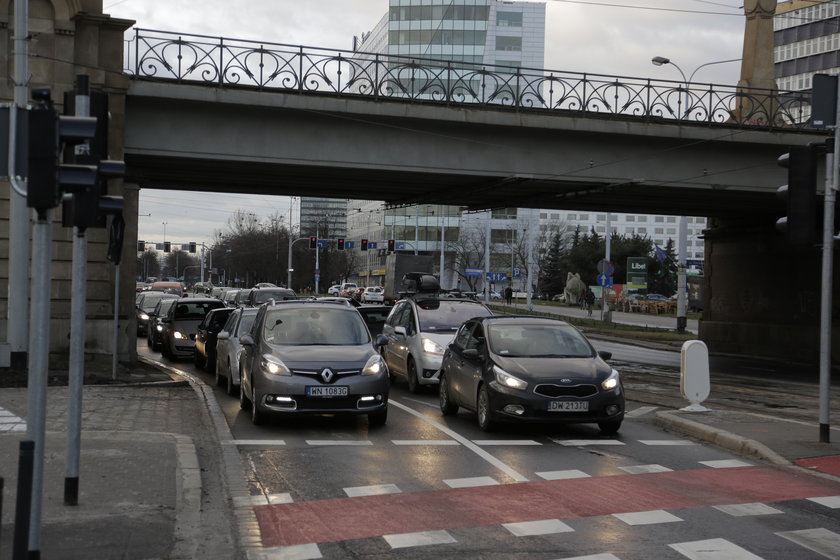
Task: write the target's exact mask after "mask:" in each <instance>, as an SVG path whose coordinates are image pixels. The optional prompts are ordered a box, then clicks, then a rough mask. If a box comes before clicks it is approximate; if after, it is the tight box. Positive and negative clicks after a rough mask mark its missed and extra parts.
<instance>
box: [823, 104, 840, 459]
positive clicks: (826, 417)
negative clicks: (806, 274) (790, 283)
mask: <svg viewBox="0 0 840 560" xmlns="http://www.w3.org/2000/svg"><path fill="white" fill-rule="evenodd" d="M837 114H838V115H840V94H838V96H837ZM837 130H838V129H837V127H836V126H835V128H834V142H833V148H834V149H833V150H831V151H829V152H828V153H826V156H825V170H826V179H825V195H824V199H825V200H824V212H823V244H822V302H821V307H820V442H821V443H830V441H831V435H830V431H831V428H830V426H831V424H830V422H831V398H830V388H831V306H832V291H833V284H834V278H833V272H832V271H833V267H834V204H835V201H836V199H837V189H838V188H840V173H838V169H837V164H838V163H840V142H838V138H837Z"/></svg>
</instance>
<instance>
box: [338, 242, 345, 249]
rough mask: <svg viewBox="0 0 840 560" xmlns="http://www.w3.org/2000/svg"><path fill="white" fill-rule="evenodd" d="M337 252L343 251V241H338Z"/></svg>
mask: <svg viewBox="0 0 840 560" xmlns="http://www.w3.org/2000/svg"><path fill="white" fill-rule="evenodd" d="M338 250H339V251H343V250H344V239H339V240H338Z"/></svg>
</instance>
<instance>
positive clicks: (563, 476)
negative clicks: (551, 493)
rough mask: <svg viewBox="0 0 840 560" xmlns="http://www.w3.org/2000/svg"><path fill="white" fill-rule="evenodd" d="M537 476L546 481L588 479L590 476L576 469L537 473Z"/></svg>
mask: <svg viewBox="0 0 840 560" xmlns="http://www.w3.org/2000/svg"><path fill="white" fill-rule="evenodd" d="M537 476H539V477H542V478H544V479H546V480H568V479H571V478H589V476H590V475H588V474H586V473H585V472H583V471H579V470H577V469H570V470H567V471H545V472H538V473H537Z"/></svg>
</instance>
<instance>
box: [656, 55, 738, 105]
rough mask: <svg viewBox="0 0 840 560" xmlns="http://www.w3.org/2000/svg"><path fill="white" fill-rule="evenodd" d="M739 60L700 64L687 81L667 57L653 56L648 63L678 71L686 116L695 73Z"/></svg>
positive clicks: (680, 70)
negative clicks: (683, 93) (667, 65)
mask: <svg viewBox="0 0 840 560" xmlns="http://www.w3.org/2000/svg"><path fill="white" fill-rule="evenodd" d="M740 60H741V59H740V58H730V59H727V60H715V61H713V62H706V63H704V64H701V65H700V66H698V67H697V68H695V69H694V72H692V73H691V75H690V76H689V77H688V79H686V77H685V72H683V71H682V68H680V67H679V66H678V65H677V64H676V63H675V62H673V61H671V59H670V58H667V57H664V56H654V57H653V58H651V59H650V62H651V63H652V64H653V65H654V66H664V65H665V64H670V65H671V66H673V67H674V68H676V69H677V71H679V73H680V76H682V79H683V83H684V84H685V113H684V114H683V116H685V115H688V110H689V100H690V97H689V96H690V94H689V90H688V87H689V84H691V80H693V79H694V75H695V74H696V73H697V71H698V70H700V69H701V68H705V67H706V66H712V65H713V64H725V63H727V62H739V61H740Z"/></svg>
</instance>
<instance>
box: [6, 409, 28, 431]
mask: <svg viewBox="0 0 840 560" xmlns="http://www.w3.org/2000/svg"><path fill="white" fill-rule="evenodd" d="M25 431H26V420H24V419H23V418H20V417H19V416H16V415H15V414H13V413H11V412H9V411H8V410H6V409H5V408H0V432H25Z"/></svg>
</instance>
